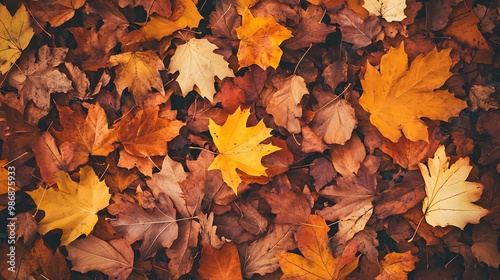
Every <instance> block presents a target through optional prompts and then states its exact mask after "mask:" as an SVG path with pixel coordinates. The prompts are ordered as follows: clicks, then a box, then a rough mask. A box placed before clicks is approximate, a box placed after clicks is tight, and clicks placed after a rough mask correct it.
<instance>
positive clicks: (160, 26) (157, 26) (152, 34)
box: [141, 0, 203, 40]
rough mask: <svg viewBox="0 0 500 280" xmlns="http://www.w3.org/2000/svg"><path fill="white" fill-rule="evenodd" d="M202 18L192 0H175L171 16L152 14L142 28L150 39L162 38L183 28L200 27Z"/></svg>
mask: <svg viewBox="0 0 500 280" xmlns="http://www.w3.org/2000/svg"><path fill="white" fill-rule="evenodd" d="M202 19H203V17H202V16H201V15H200V13H199V12H198V9H197V8H196V5H195V3H193V1H192V0H173V1H172V15H171V16H170V18H165V17H162V16H159V15H152V16H151V20H150V21H149V22H148V23H146V25H144V26H143V27H142V28H141V31H142V32H143V34H144V36H146V38H148V39H155V40H161V38H163V37H165V36H169V35H172V33H174V32H175V31H177V30H179V29H181V28H185V27H198V23H199V22H200V20H202Z"/></svg>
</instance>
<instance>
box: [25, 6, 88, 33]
mask: <svg viewBox="0 0 500 280" xmlns="http://www.w3.org/2000/svg"><path fill="white" fill-rule="evenodd" d="M85 2H86V0H58V1H55V0H39V1H36V2H35V3H32V5H30V10H31V11H32V12H33V14H34V15H35V17H36V18H37V20H39V21H42V22H49V23H50V25H51V26H52V27H58V26H61V25H62V24H63V23H65V22H67V21H68V20H70V19H72V18H73V16H74V15H75V11H76V10H78V9H80V8H81V7H82V6H83V5H84V4H85Z"/></svg>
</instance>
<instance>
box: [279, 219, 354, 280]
mask: <svg viewBox="0 0 500 280" xmlns="http://www.w3.org/2000/svg"><path fill="white" fill-rule="evenodd" d="M329 230H330V228H329V227H328V226H327V225H326V222H325V220H324V219H323V218H321V217H320V216H317V215H310V216H309V220H308V222H307V223H306V224H301V226H300V229H299V231H298V232H297V233H295V240H297V245H298V247H299V250H300V252H301V253H302V254H303V255H304V256H300V255H297V254H294V253H288V252H287V253H284V254H278V260H279V264H280V267H281V270H282V271H283V274H284V275H283V279H325V280H326V279H328V280H331V279H344V278H345V277H347V276H348V275H349V274H350V273H351V272H352V271H353V270H354V269H355V268H356V267H357V266H358V261H359V257H356V251H357V245H356V243H355V242H350V243H349V244H348V245H347V246H346V248H345V249H344V252H343V253H342V256H340V257H339V258H334V257H333V256H332V253H331V250H330V247H329V240H328V231H329Z"/></svg>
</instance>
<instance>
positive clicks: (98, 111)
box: [52, 103, 118, 156]
mask: <svg viewBox="0 0 500 280" xmlns="http://www.w3.org/2000/svg"><path fill="white" fill-rule="evenodd" d="M57 109H58V111H59V120H60V122H61V125H62V127H63V131H57V130H55V129H52V133H53V134H54V136H55V138H56V139H57V140H59V141H60V142H70V143H71V142H76V143H79V144H80V145H82V146H83V150H86V151H88V153H89V154H91V155H95V156H107V155H108V154H109V153H110V152H112V151H113V150H114V149H115V147H114V146H113V143H114V142H115V141H118V136H117V132H116V130H115V129H113V128H112V129H110V128H109V127H108V118H107V117H106V113H105V112H104V109H103V108H102V107H101V105H99V103H97V104H95V105H94V104H93V105H90V108H89V112H88V114H87V116H85V113H84V112H83V111H82V110H81V109H80V108H78V109H76V110H74V111H72V110H71V109H70V108H69V107H66V106H57Z"/></svg>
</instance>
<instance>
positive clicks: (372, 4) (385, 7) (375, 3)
mask: <svg viewBox="0 0 500 280" xmlns="http://www.w3.org/2000/svg"><path fill="white" fill-rule="evenodd" d="M363 8H365V9H367V10H368V12H369V13H370V14H372V15H376V16H381V17H382V18H384V19H385V20H387V21H388V22H391V21H402V20H403V19H405V18H406V15H405V13H404V11H405V8H406V1H405V0H365V3H364V4H363Z"/></svg>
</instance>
